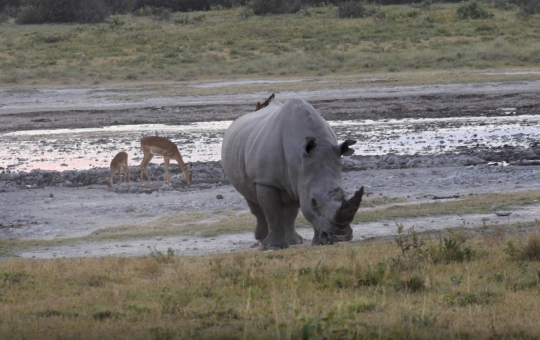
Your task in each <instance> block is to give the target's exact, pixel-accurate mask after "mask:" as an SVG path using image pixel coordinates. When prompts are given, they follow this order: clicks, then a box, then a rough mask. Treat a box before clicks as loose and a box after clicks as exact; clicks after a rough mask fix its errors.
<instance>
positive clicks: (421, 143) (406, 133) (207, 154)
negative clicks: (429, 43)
mask: <svg viewBox="0 0 540 340" xmlns="http://www.w3.org/2000/svg"><path fill="white" fill-rule="evenodd" d="M500 110H502V112H503V113H505V114H506V115H504V116H498V117H470V118H463V117H460V118H445V119H441V118H437V119H400V120H392V119H389V120H377V121H373V120H346V121H330V122H329V124H330V125H331V126H332V127H333V128H334V131H335V132H336V134H337V136H338V140H339V141H340V142H341V141H343V140H345V139H354V140H357V141H358V143H357V144H355V145H354V146H353V148H354V149H355V153H356V154H359V155H368V156H369V155H373V156H380V155H386V154H396V155H434V154H437V153H447V152H453V153H460V152H463V151H464V150H470V149H478V148H484V149H490V148H497V147H501V146H511V147H523V148H527V147H530V146H531V145H537V144H538V142H539V141H540V117H538V116H523V115H522V116H514V115H513V113H514V112H515V110H514V109H513V108H501V109H500ZM231 123H232V122H231V121H211V122H201V123H190V124H185V125H160V124H144V125H122V126H108V127H103V128H88V129H56V130H30V131H15V132H10V133H5V134H2V135H0V141H1V142H2V146H3V147H2V148H1V149H0V168H2V169H7V170H12V171H29V170H32V169H43V170H59V171H62V170H83V169H89V168H94V167H98V168H104V167H108V166H109V164H110V160H111V159H112V157H113V156H114V155H115V154H116V153H117V152H119V151H126V152H127V153H128V154H129V156H130V160H129V162H130V165H138V164H139V163H140V161H141V160H142V152H141V151H140V139H141V138H142V137H145V136H150V135H159V136H162V137H165V138H168V139H170V140H172V141H173V142H174V143H176V144H177V145H178V147H179V150H180V153H181V154H182V157H183V159H184V161H185V162H208V161H219V160H220V155H221V141H222V138H223V134H224V132H225V130H226V129H227V127H228V126H229V125H230V124H231ZM152 162H154V163H161V162H162V158H160V157H155V158H154V159H153V160H152Z"/></svg>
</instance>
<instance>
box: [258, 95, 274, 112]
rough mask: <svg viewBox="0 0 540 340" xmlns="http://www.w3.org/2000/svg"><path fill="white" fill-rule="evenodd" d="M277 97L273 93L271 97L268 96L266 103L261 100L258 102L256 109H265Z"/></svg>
mask: <svg viewBox="0 0 540 340" xmlns="http://www.w3.org/2000/svg"><path fill="white" fill-rule="evenodd" d="M274 97H275V94H273V93H272V95H271V96H270V97H268V99H267V100H266V101H265V102H264V103H262V104H261V103H260V102H257V106H256V107H255V111H259V110H260V109H263V108H265V107H267V106H268V104H270V102H271V101H272V100H273V99H274Z"/></svg>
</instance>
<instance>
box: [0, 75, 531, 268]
mask: <svg viewBox="0 0 540 340" xmlns="http://www.w3.org/2000/svg"><path fill="white" fill-rule="evenodd" d="M51 93H52V92H49V93H48V92H46V91H38V90H35V91H30V92H20V91H11V92H9V91H0V99H2V100H1V101H2V103H3V106H2V107H0V119H1V121H2V124H0V133H2V134H0V141H2V142H4V144H7V142H8V141H9V142H12V141H13V138H12V137H9V138H8V137H6V135H5V134H6V133H12V132H15V131H32V130H46V129H52V130H57V129H61V128H64V129H66V128H67V129H81V128H93V127H96V128H103V127H110V126H126V127H127V126H129V125H140V124H167V125H184V124H186V123H191V122H219V121H231V120H234V119H235V118H237V117H239V116H241V115H242V114H244V113H246V112H250V111H252V110H253V106H254V105H253V104H254V103H255V102H256V101H260V100H262V99H264V98H266V97H267V96H268V94H267V93H264V94H263V93H254V94H239V95H221V96H208V97H204V98H200V97H197V98H195V97H179V98H150V99H141V100H139V101H130V100H126V99H125V98H122V99H119V98H117V97H115V95H114V92H111V91H105V90H103V91H101V92H99V91H95V90H86V91H84V90H77V91H74V92H73V93H72V92H70V91H67V90H66V91H63V92H61V95H60V94H59V93H55V95H51ZM104 93H106V95H103V94H104ZM49 95H50V96H49ZM293 95H295V94H292V93H280V92H276V96H277V98H279V99H280V100H282V101H285V100H286V99H287V98H289V97H292V96H293ZM296 95H299V96H301V97H304V98H306V99H307V100H309V101H310V102H311V103H312V104H313V105H314V106H315V108H317V109H318V110H319V112H321V114H322V115H323V116H324V117H325V118H326V119H327V120H329V121H331V122H334V123H335V124H337V125H339V123H340V122H343V121H356V122H361V121H367V120H370V121H373V122H374V124H373V125H372V126H373V127H374V128H368V129H367V130H361V129H351V128H350V127H347V126H340V127H338V128H336V131H337V133H338V135H339V136H340V139H341V138H345V137H347V136H350V135H353V137H354V138H355V139H357V140H359V143H358V145H359V147H360V146H365V145H368V146H369V147H370V148H371V149H365V150H364V151H362V152H361V153H360V154H356V155H354V156H353V157H350V158H345V159H344V169H343V170H344V172H343V178H344V184H345V186H346V188H347V190H348V191H349V193H352V192H353V191H354V190H355V189H357V188H358V187H359V186H361V185H364V186H365V187H366V190H367V191H368V192H370V193H371V194H370V196H369V197H367V199H368V200H369V199H372V198H374V197H380V196H386V197H406V198H409V199H410V200H411V201H412V202H413V203H414V202H427V201H433V200H434V198H436V197H461V196H464V195H471V194H473V195H474V194H482V193H489V192H493V193H500V192H512V191H522V190H529V189H535V190H538V189H540V166H539V165H538V164H539V162H538V160H540V147H539V143H538V142H539V141H538V134H539V131H538V130H539V127H538V124H537V122H538V121H539V117H540V82H534V81H533V82H512V83H487V84H473V85H440V86H415V87H414V86H411V87H387V88H380V87H379V88H359V89H343V90H326V91H325V90H318V91H304V92H301V93H296ZM70 96H72V97H70ZM141 97H142V98H145V97H144V96H141ZM6 98H8V99H9V100H4V99H6ZM60 98H61V99H60ZM70 98H71V99H70ZM158 102H160V103H161V105H157V103H158ZM509 119H510V120H511V123H509V126H510V125H511V126H513V127H512V129H515V130H512V131H513V132H511V133H504V134H502V133H498V132H497V133H492V134H491V135H489V136H488V137H487V138H486V139H482V138H480V137H479V136H474V134H475V133H477V132H473V130H474V131H478V130H477V129H482V131H484V132H486V133H487V132H490V131H491V132H492V131H495V130H496V129H497V126H496V125H497V124H501V123H500V122H501V121H507V120H509ZM411 120H414V122H413V123H414V124H413V123H411ZM505 124H506V123H505ZM389 125H393V126H399V125H402V127H403V129H404V130H403V129H402V130H400V131H398V132H392V133H390V130H388V128H386V127H385V126H389ZM457 125H459V126H460V127H462V128H463V129H462V130H463V132H460V134H461V135H458V134H457V133H456V132H455V130H451V129H455V128H456V126H457ZM377 129H379V130H377ZM475 129H476V130H475ZM508 129H509V128H507V127H506V125H505V127H504V128H503V130H504V131H507V132H508V131H509V130H508ZM450 130H451V131H452V132H450V133H449V134H445V131H450ZM462 130H460V131H462ZM370 131H371V132H372V133H371V135H369V132H370ZM432 132H436V133H438V134H436V135H434V136H433V137H432V139H433V140H436V141H444V142H445V143H439V145H437V146H436V147H431V148H425V147H421V148H415V147H413V146H414V144H418V143H416V142H417V141H418V139H417V136H418V135H419V134H420V135H422V134H423V135H426V134H428V133H432ZM385 134H386V135H385ZM62 136H64V137H66V138H67V137H70V132H69V131H67V132H65V133H63V134H62V133H61V134H60V135H59V138H58V139H61V138H62ZM403 136H408V137H409V139H407V138H406V137H405V139H404V140H400V138H402V137H403ZM412 136H415V137H414V138H415V139H412ZM166 137H171V138H173V139H177V140H178V141H180V140H186V141H188V142H189V138H190V137H189V136H187V135H181V134H178V135H174V134H171V135H166ZM17 138H19V137H17ZM39 138H41V137H39ZM39 138H38V139H37V140H38V143H41V142H40V139H39ZM85 138H86V137H81V139H80V143H81V145H83V143H88V144H84V145H83V147H87V145H90V146H91V147H92V148H94V147H95V148H96V150H97V151H96V154H97V155H98V156H96V157H94V158H95V159H94V162H93V164H92V165H89V164H87V163H85V164H84V165H81V166H80V167H79V168H77V167H75V168H74V169H70V170H63V171H62V169H59V170H45V169H43V168H39V166H37V167H34V168H33V169H34V170H31V171H30V170H24V171H22V170H21V171H20V170H18V169H24V166H25V164H28V163H29V162H30V161H29V158H28V157H19V158H21V159H18V158H17V151H13V152H11V151H10V153H7V154H6V155H5V156H4V157H6V158H10V164H14V166H9V167H7V166H5V167H4V168H3V169H0V201H1V202H0V205H1V206H2V209H1V210H0V238H2V239H56V238H70V237H80V236H84V235H88V234H90V233H92V232H94V231H96V230H99V229H101V228H108V227H116V226H121V225H123V224H126V223H134V224H143V225H144V224H145V223H149V222H152V221H154V220H156V219H158V218H160V217H161V216H164V215H171V214H178V213H190V212H206V213H212V214H216V216H219V214H221V213H222V212H223V211H229V212H230V211H235V212H238V213H243V212H246V211H247V206H246V205H245V203H244V201H243V199H242V197H241V196H240V195H239V194H238V193H237V192H236V191H235V190H234V189H233V188H232V187H231V186H230V185H229V184H228V181H227V179H226V178H225V176H224V173H223V171H222V169H221V166H220V163H219V160H212V161H194V162H193V168H194V170H195V172H194V184H193V185H191V186H188V185H186V183H185V181H184V180H183V177H182V174H181V173H180V171H179V169H178V166H176V164H173V165H172V166H171V169H170V170H171V176H172V183H173V185H172V186H168V185H166V184H165V183H164V182H163V176H164V169H163V165H162V164H160V163H161V160H159V161H158V162H157V163H152V165H151V166H150V169H151V174H152V178H153V180H154V182H153V183H152V184H151V185H149V184H146V185H142V184H141V183H139V182H138V178H139V168H138V166H136V164H137V161H138V160H140V158H138V157H140V155H133V157H132V158H131V160H130V164H131V165H132V166H131V182H129V183H125V184H122V185H120V184H115V186H114V188H112V189H109V188H107V187H106V186H105V176H107V175H108V172H109V171H108V166H107V165H108V161H109V159H110V156H109V155H110V154H111V153H112V152H115V151H116V149H118V148H117V147H116V146H118V145H126V143H128V142H129V143H132V144H133V145H134V146H133V147H134V148H136V147H137V145H136V143H137V140H138V139H137V138H138V137H137V134H136V133H133V134H132V135H130V136H128V137H125V136H123V137H118V136H109V137H108V138H102V137H99V138H101V139H102V140H101V142H99V140H100V139H99V138H98V139H95V140H93V139H85ZM204 138H206V139H204V141H207V142H208V143H209V144H211V143H214V142H218V143H219V139H220V135H219V134H218V133H214V132H212V133H209V134H208V135H207V136H205V137H204ZM373 138H375V139H373ZM450 139H452V141H450ZM41 140H44V139H43V138H42V139H41ZM18 143H19V144H21V145H26V144H25V143H26V140H23V139H20V140H18ZM46 143H50V144H46ZM91 143H94V144H91ZM100 143H101V144H100ZM377 143H379V144H377ZM15 144H17V141H16V143H15ZM43 144H46V145H44V146H45V147H46V150H49V149H50V150H52V151H53V152H56V151H62V150H64V154H61V155H60V158H62V157H66V158H67V155H70V154H72V155H73V154H75V155H76V154H78V153H81V154H82V153H84V148H82V147H81V149H79V150H77V146H76V145H72V148H71V149H70V148H69V147H70V144H73V143H72V142H69V141H68V142H65V143H64V144H62V143H59V144H54V143H53V142H48V141H47V140H45V143H43ZM427 144H429V143H427ZM99 145H102V146H103V145H109V146H108V147H107V148H103V149H100V146H99ZM110 145H112V146H110ZM38 146H39V144H38ZM113 146H114V147H113ZM379 146H380V147H381V148H380V149H379ZM180 149H181V150H183V149H182V147H181V148H180ZM372 149H373V150H375V151H373V152H372V151H370V150H372ZM14 150H16V149H14ZM358 150H360V149H358ZM98 151H99V153H98ZM107 152H108V153H107ZM182 152H183V151H182ZM190 156H191V155H190V154H189V153H188V154H187V155H186V157H190ZM46 157H47V156H46V155H44V156H43V157H42V158H43V159H44V160H43V161H42V163H43V164H45V158H46ZM32 162H34V163H33V164H39V162H40V161H39V160H36V161H32ZM117 181H118V180H117V178H115V183H116V182H117ZM218 195H221V196H222V197H223V199H218V198H217V197H218ZM537 210H538V206H531V207H528V208H527V207H516V208H515V209H513V210H512V211H511V212H512V214H511V215H510V217H508V218H501V217H498V216H496V215H495V214H484V215H474V216H473V215H470V216H466V217H460V216H441V217H436V218H428V219H421V218H419V219H404V220H400V221H379V222H376V223H375V222H374V223H369V224H362V225H355V226H353V228H354V231H355V235H354V240H353V241H361V240H363V239H364V238H366V237H372V236H376V237H381V236H388V235H392V234H393V233H395V224H396V223H398V222H399V223H403V224H404V225H405V226H406V227H411V226H416V227H418V228H420V229H422V230H432V229H445V228H449V227H460V226H461V227H463V226H465V227H473V226H479V225H482V223H485V222H486V221H492V222H493V223H500V224H501V225H502V224H508V223H511V222H517V221H520V222H521V221H523V222H527V221H532V220H535V219H538V218H540V213H539V212H538V211H537ZM301 233H302V235H303V236H304V237H305V238H306V239H307V240H309V239H311V237H312V233H313V232H312V230H308V229H305V230H302V231H301ZM252 243H253V236H252V234H251V233H244V234H234V235H222V236H216V237H214V238H203V237H200V236H197V235H187V236H182V237H164V236H159V235H157V236H156V237H155V238H151V239H144V240H133V241H129V242H128V241H126V242H102V243H86V244H84V243H78V244H74V245H72V246H64V247H50V248H48V249H44V248H39V249H27V250H24V251H20V252H18V253H17V255H18V256H23V257H36V258H50V257H72V256H105V255H119V256H139V255H148V254H149V253H150V251H151V250H152V249H153V247H154V246H156V247H157V248H156V249H158V250H160V251H166V249H167V248H168V247H170V248H172V249H174V250H175V251H176V252H177V253H179V254H185V255H204V254H210V253H219V252H228V251H245V250H248V249H250V248H249V246H250V245H251V244H252Z"/></svg>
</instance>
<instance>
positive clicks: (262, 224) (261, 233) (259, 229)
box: [246, 200, 268, 243]
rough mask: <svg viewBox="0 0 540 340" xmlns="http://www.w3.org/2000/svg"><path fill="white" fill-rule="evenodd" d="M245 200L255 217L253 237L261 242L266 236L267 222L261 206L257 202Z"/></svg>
mask: <svg viewBox="0 0 540 340" xmlns="http://www.w3.org/2000/svg"><path fill="white" fill-rule="evenodd" d="M246 201H247V204H248V206H249V210H250V211H251V213H252V214H253V215H255V217H256V218H257V225H256V226H255V239H256V240H257V241H259V243H262V241H263V240H264V239H265V238H266V236H268V222H266V216H265V215H264V211H263V210H262V208H261V206H260V205H258V204H257V203H253V202H251V201H248V200H246Z"/></svg>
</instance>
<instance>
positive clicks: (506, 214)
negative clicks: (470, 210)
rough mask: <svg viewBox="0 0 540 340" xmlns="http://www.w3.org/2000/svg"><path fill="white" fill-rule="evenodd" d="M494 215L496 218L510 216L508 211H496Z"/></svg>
mask: <svg viewBox="0 0 540 340" xmlns="http://www.w3.org/2000/svg"><path fill="white" fill-rule="evenodd" d="M495 215H497V216H510V215H512V212H510V211H497V212H496V213H495Z"/></svg>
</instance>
